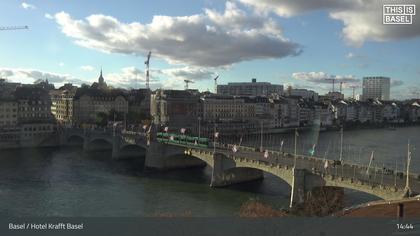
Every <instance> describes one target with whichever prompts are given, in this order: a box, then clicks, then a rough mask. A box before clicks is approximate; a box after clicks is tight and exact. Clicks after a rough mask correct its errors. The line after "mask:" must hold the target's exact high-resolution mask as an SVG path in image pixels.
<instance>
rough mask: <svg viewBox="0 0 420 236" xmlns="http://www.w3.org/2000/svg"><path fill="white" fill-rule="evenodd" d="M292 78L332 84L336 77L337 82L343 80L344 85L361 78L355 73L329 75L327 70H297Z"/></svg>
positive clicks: (355, 83)
mask: <svg viewBox="0 0 420 236" xmlns="http://www.w3.org/2000/svg"><path fill="white" fill-rule="evenodd" d="M292 78H293V79H296V80H300V81H306V82H311V83H315V84H332V80H333V79H334V80H335V82H336V84H339V83H340V82H343V84H344V87H347V86H352V85H357V84H359V83H360V80H359V79H357V78H356V77H354V76H353V75H345V76H343V75H329V74H327V73H325V72H296V73H293V74H292Z"/></svg>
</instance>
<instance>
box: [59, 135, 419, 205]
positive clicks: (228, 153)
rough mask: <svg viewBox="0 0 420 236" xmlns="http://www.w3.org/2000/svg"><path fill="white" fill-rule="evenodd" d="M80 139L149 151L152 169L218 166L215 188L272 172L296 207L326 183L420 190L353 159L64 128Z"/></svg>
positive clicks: (380, 190) (394, 196)
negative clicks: (339, 160) (336, 161)
mask: <svg viewBox="0 0 420 236" xmlns="http://www.w3.org/2000/svg"><path fill="white" fill-rule="evenodd" d="M74 139H79V141H81V142H82V144H83V148H84V150H86V151H90V150H95V148H98V147H99V149H101V148H103V147H104V146H107V145H104V143H105V144H106V143H107V144H108V148H109V149H112V157H113V158H114V159H121V158H124V150H127V149H130V148H134V150H136V151H137V152H134V153H130V154H131V155H132V156H137V157H138V156H140V155H141V154H140V153H141V152H144V157H145V167H146V168H154V169H175V168H187V167H195V166H203V165H208V166H210V167H211V168H212V176H211V183H210V186H212V187H224V186H229V185H232V184H237V183H242V182H246V181H251V180H257V179H262V178H264V173H269V174H272V175H274V176H276V177H278V178H280V179H281V180H283V181H284V182H286V183H287V184H288V185H289V186H290V187H291V194H290V207H293V206H294V205H295V204H300V203H303V202H304V201H305V199H306V198H307V197H308V196H309V195H310V194H311V191H312V190H313V189H314V188H318V187H324V186H334V187H341V188H347V189H353V190H357V191H361V192H365V193H368V194H371V195H374V196H377V197H379V198H381V199H385V200H398V199H403V198H405V197H409V196H410V195H412V194H413V193H414V192H417V193H419V192H420V186H419V185H420V184H419V183H418V180H417V179H415V177H414V176H410V177H409V181H410V182H409V183H410V184H409V186H406V179H405V178H400V177H399V178H397V176H396V175H389V174H384V173H383V169H375V168H370V169H369V174H367V169H368V167H366V166H360V165H355V164H350V163H343V164H339V165H333V163H332V161H329V163H331V164H330V165H329V166H328V167H327V168H326V167H325V161H326V160H325V159H322V158H316V157H308V156H302V155H298V156H296V157H295V156H294V155H291V154H288V153H284V152H278V151H268V155H264V153H261V152H259V151H255V149H254V148H251V147H238V151H237V152H233V151H232V146H231V145H222V144H218V145H217V146H215V147H214V148H202V147H197V146H195V145H181V144H171V143H161V142H157V141H153V140H152V141H150V142H149V143H148V142H147V135H146V134H145V133H138V132H121V133H118V134H115V133H113V132H111V131H83V130H74V129H72V130H68V131H66V132H63V133H62V135H61V136H60V140H61V141H60V143H62V144H63V145H66V144H68V143H69V142H70V143H71V141H72V140H74ZM95 143H96V145H95ZM98 144H99V145H98ZM139 152H140V153H139ZM381 171H382V173H381Z"/></svg>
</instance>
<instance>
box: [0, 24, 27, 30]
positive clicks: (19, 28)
mask: <svg viewBox="0 0 420 236" xmlns="http://www.w3.org/2000/svg"><path fill="white" fill-rule="evenodd" d="M23 29H29V27H28V26H27V25H24V26H0V30H23Z"/></svg>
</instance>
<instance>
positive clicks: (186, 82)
mask: <svg viewBox="0 0 420 236" xmlns="http://www.w3.org/2000/svg"><path fill="white" fill-rule="evenodd" d="M184 82H185V90H188V84H190V83H194V81H192V80H188V79H185V80H184Z"/></svg>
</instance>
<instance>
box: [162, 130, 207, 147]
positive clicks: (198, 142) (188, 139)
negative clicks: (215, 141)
mask: <svg viewBox="0 0 420 236" xmlns="http://www.w3.org/2000/svg"><path fill="white" fill-rule="evenodd" d="M171 137H172V138H171ZM156 139H157V141H158V142H160V143H172V144H180V145H189V146H194V145H195V146H197V147H202V148H208V147H209V146H210V141H209V139H208V138H198V137H193V136H188V135H184V134H173V133H163V132H158V133H157V135H156Z"/></svg>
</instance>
